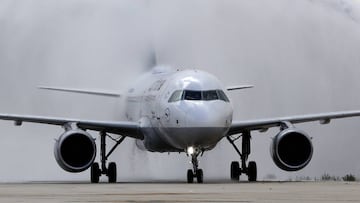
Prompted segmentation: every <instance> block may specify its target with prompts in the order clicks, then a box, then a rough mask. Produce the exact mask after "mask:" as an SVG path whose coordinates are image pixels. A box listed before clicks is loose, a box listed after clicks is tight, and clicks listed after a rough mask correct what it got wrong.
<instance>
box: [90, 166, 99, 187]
mask: <svg viewBox="0 0 360 203" xmlns="http://www.w3.org/2000/svg"><path fill="white" fill-rule="evenodd" d="M100 175H101V171H100V167H99V164H98V163H93V165H92V166H91V169H90V176H91V183H99V180H100Z"/></svg>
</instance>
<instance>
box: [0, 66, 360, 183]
mask: <svg viewBox="0 0 360 203" xmlns="http://www.w3.org/2000/svg"><path fill="white" fill-rule="evenodd" d="M250 87H252V86H250V85H247V86H235V87H228V88H224V87H223V85H222V84H221V83H220V82H219V80H218V79H217V78H216V77H214V76H213V75H211V74H209V73H206V72H204V71H200V70H184V71H161V69H156V68H155V69H154V70H153V71H152V72H151V73H148V74H145V75H144V76H142V77H141V78H140V79H139V80H138V81H137V82H136V84H135V85H134V86H133V87H132V88H130V89H129V91H128V93H127V97H126V102H127V110H126V117H127V119H128V121H126V122H125V121H92V120H81V119H64V118H51V117H42V116H23V115H10V114H0V119H3V120H12V121H15V125H18V126H19V125H21V124H22V123H23V122H33V123H42V124H50V125H59V126H62V127H63V128H64V129H65V132H64V133H63V134H62V135H61V136H60V137H59V139H58V140H57V141H56V143H55V150H54V152H55V158H56V160H57V163H58V164H59V165H60V167H61V168H63V169H64V170H65V171H68V172H73V173H76V172H82V171H85V170H86V169H88V168H89V167H91V182H92V183H98V182H99V177H100V176H101V175H107V176H108V178H109V182H111V183H113V182H116V179H117V174H116V164H115V163H113V162H111V163H109V164H108V165H107V159H108V157H109V156H110V155H111V154H112V152H113V151H114V150H115V149H116V148H117V147H118V146H119V145H120V144H121V143H122V141H123V140H124V139H125V138H126V137H130V138H134V139H136V145H137V146H138V147H139V148H140V149H142V150H147V151H150V152H184V153H186V154H187V155H188V156H190V157H191V161H192V165H193V168H192V169H189V170H188V171H187V182H188V183H193V181H194V179H196V180H197V182H198V183H202V182H203V171H202V169H200V168H199V165H198V156H199V155H202V154H203V153H204V152H205V151H208V150H211V149H213V148H214V147H215V146H216V144H217V143H218V142H219V141H220V140H221V139H223V138H226V139H227V140H228V141H229V142H230V144H231V145H232V146H233V147H234V149H235V151H236V152H237V153H238V154H239V158H240V161H241V162H240V163H239V162H238V161H233V162H232V163H231V167H230V169H231V170H230V176H231V179H232V180H234V181H239V177H240V175H241V174H246V175H247V176H248V180H249V181H256V180H257V166H256V163H255V162H254V161H250V162H248V157H249V155H250V152H251V151H250V138H251V132H252V131H260V132H265V131H267V130H268V129H269V128H273V127H278V128H279V129H280V131H279V133H278V134H277V135H276V136H275V138H274V139H273V142H272V146H271V149H272V150H271V155H272V158H273V160H274V162H275V164H276V165H277V166H278V167H279V168H280V169H283V170H285V171H297V170H300V169H302V168H304V167H305V166H306V165H307V164H308V163H309V162H310V160H311V158H312V154H313V146H312V142H311V138H310V137H309V136H308V135H307V133H305V132H304V131H302V130H299V129H297V128H296V127H295V126H294V124H297V123H303V122H311V121H320V123H321V124H328V123H329V122H330V120H331V119H337V118H345V117H354V116H360V111H346V112H332V113H324V114H314V115H300V116H291V117H283V118H270V119H260V120H250V121H233V107H232V104H231V102H230V100H229V99H228V97H227V96H226V93H225V92H226V91H233V90H240V89H244V88H250ZM42 88H43V89H50V90H58V91H66V92H76V93H87V94H95V95H103V96H111V97H119V96H120V95H119V94H117V93H111V92H99V91H88V90H82V89H67V88H56V87H42ZM87 130H93V131H98V132H99V133H100V135H101V136H100V138H101V141H100V145H101V146H100V148H101V150H100V152H101V153H100V156H101V157H100V161H101V167H100V166H99V164H98V163H95V162H94V160H95V157H96V151H97V150H96V144H95V140H94V138H93V137H92V136H91V135H90V134H89V132H87ZM108 133H110V134H117V135H121V138H120V139H118V140H116V139H113V140H114V141H115V142H116V144H115V145H114V147H112V148H111V149H110V150H109V152H106V137H107V136H109V137H110V138H112V137H111V136H110V135H108ZM239 138H241V139H242V147H241V150H240V149H239V148H238V147H237V145H236V144H235V141H236V140H238V139H239Z"/></svg>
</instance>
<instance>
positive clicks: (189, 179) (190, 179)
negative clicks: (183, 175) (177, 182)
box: [187, 169, 194, 183]
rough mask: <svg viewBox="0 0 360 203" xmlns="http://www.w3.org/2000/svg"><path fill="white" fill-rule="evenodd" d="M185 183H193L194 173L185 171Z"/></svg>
mask: <svg viewBox="0 0 360 203" xmlns="http://www.w3.org/2000/svg"><path fill="white" fill-rule="evenodd" d="M187 182H188V183H193V182H194V173H193V171H192V170H191V169H189V170H188V171H187Z"/></svg>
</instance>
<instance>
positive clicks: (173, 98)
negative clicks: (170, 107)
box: [168, 90, 183, 102]
mask: <svg viewBox="0 0 360 203" xmlns="http://www.w3.org/2000/svg"><path fill="white" fill-rule="evenodd" d="M182 95H183V91H182V90H176V91H175V92H174V93H173V94H172V95H171V97H170V99H169V101H168V102H177V101H180V100H181V98H182Z"/></svg>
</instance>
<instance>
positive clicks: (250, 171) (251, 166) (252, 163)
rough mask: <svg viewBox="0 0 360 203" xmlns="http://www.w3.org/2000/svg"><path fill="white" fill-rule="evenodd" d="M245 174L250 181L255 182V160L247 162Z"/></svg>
mask: <svg viewBox="0 0 360 203" xmlns="http://www.w3.org/2000/svg"><path fill="white" fill-rule="evenodd" d="M247 175H248V179H249V181H250V182H255V181H256V180H257V167H256V163H255V161H250V162H249V166H248V174H247Z"/></svg>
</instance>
